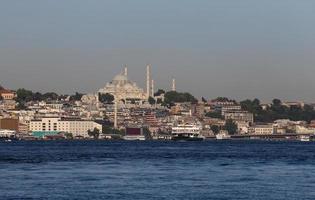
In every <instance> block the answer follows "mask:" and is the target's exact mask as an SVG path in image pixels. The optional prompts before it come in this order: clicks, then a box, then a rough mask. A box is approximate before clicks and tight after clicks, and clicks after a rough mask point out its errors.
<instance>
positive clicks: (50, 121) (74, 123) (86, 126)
mask: <svg viewBox="0 0 315 200" xmlns="http://www.w3.org/2000/svg"><path fill="white" fill-rule="evenodd" d="M94 128H97V129H98V130H99V131H100V133H101V132H102V125H101V124H98V123H96V122H94V121H87V120H80V119H67V118H53V117H50V118H42V119H40V120H31V121H30V124H29V130H30V131H32V132H37V131H44V132H51V131H58V132H66V133H72V134H73V136H74V137H76V136H83V137H89V135H88V131H89V130H91V131H92V130H94Z"/></svg>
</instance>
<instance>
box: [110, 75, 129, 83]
mask: <svg viewBox="0 0 315 200" xmlns="http://www.w3.org/2000/svg"><path fill="white" fill-rule="evenodd" d="M113 81H128V78H127V77H126V76H124V75H122V74H118V75H117V76H115V77H114V79H113Z"/></svg>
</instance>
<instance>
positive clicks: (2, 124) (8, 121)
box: [0, 118, 19, 132]
mask: <svg viewBox="0 0 315 200" xmlns="http://www.w3.org/2000/svg"><path fill="white" fill-rule="evenodd" d="M0 129H7V130H14V131H16V132H18V131H19V120H18V119H12V118H4V119H0Z"/></svg>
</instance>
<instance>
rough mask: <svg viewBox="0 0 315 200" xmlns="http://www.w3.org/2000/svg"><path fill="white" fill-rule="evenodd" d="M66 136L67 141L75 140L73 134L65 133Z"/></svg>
mask: <svg viewBox="0 0 315 200" xmlns="http://www.w3.org/2000/svg"><path fill="white" fill-rule="evenodd" d="M64 136H65V137H66V139H67V140H72V139H73V134H72V133H64Z"/></svg>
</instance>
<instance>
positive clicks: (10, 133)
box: [0, 129, 16, 138]
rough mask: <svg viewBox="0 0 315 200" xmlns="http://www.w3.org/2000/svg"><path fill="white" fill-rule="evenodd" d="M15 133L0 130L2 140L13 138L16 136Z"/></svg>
mask: <svg viewBox="0 0 315 200" xmlns="http://www.w3.org/2000/svg"><path fill="white" fill-rule="evenodd" d="M15 133H16V132H15V131H12V130H7V129H0V138H1V137H4V138H6V137H13V136H14V135H15Z"/></svg>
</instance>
